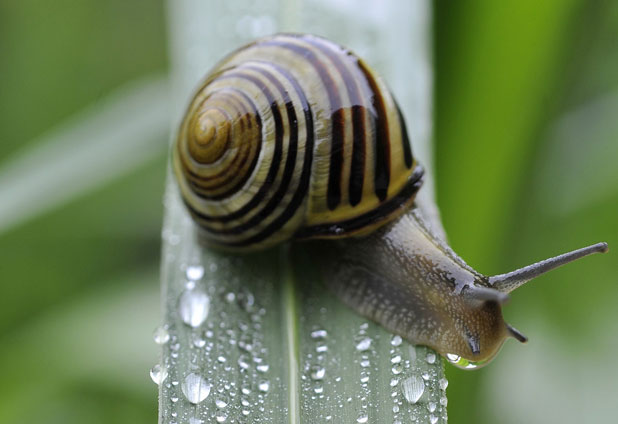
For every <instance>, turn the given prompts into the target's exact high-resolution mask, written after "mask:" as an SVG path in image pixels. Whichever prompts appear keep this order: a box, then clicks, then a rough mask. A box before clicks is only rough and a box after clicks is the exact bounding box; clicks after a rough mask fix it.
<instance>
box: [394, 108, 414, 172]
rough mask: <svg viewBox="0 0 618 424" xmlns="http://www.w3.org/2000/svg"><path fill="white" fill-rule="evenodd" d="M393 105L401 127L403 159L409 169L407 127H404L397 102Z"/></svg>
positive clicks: (409, 154) (410, 159)
mask: <svg viewBox="0 0 618 424" xmlns="http://www.w3.org/2000/svg"><path fill="white" fill-rule="evenodd" d="M395 106H396V107H397V114H398V115H399V126H400V127H401V144H402V147H403V159H404V161H405V163H406V167H407V168H408V169H410V167H411V166H412V161H413V158H412V146H411V145H410V139H409V138H408V129H407V128H406V121H405V119H403V114H402V113H401V109H400V108H399V105H398V104H397V102H395Z"/></svg>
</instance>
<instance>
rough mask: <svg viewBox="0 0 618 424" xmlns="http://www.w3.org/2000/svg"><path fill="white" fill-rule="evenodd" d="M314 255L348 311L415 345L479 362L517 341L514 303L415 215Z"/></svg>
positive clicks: (315, 250)
mask: <svg viewBox="0 0 618 424" xmlns="http://www.w3.org/2000/svg"><path fill="white" fill-rule="evenodd" d="M315 244H317V243H314V245H315ZM312 252H313V255H314V256H319V258H316V260H317V262H318V263H320V264H321V270H322V275H323V278H324V281H325V283H326V284H327V285H328V286H329V288H330V289H331V290H332V291H333V292H335V293H336V294H337V295H338V296H339V297H340V298H341V299H342V300H343V302H344V303H346V304H347V305H349V306H351V307H352V308H354V309H355V310H356V311H357V312H358V313H360V314H361V315H363V316H366V317H367V318H370V319H372V320H374V321H376V322H378V323H379V324H381V325H382V326H384V327H385V328H387V329H389V330H390V331H392V332H394V333H397V334H399V335H401V336H402V337H404V338H405V339H407V340H409V341H411V342H413V343H417V344H423V345H427V346H430V347H431V348H433V349H435V350H437V351H438V352H440V353H441V354H442V355H446V354H455V355H458V356H461V357H463V358H466V359H468V360H469V361H474V362H479V361H486V360H487V359H489V358H491V357H493V356H494V355H495V354H496V353H497V351H498V350H499V348H500V346H501V345H502V343H503V342H504V340H505V339H506V338H507V337H508V336H509V335H510V333H509V330H508V328H509V327H507V325H506V324H505V322H504V320H503V318H502V310H501V303H502V302H504V301H505V300H506V299H507V296H506V295H504V294H503V293H501V292H499V291H497V290H495V289H493V288H490V287H489V286H488V283H487V278H486V277H485V276H483V275H481V274H479V273H477V272H476V271H474V270H473V269H471V268H470V267H469V266H467V265H466V264H465V263H464V262H463V261H462V260H461V259H460V258H459V257H457V256H456V255H455V254H454V253H453V251H452V250H451V249H449V248H448V247H445V246H444V244H443V243H441V242H440V241H438V240H437V239H436V238H434V237H433V236H432V235H431V234H430V233H429V232H428V231H427V229H426V228H425V227H424V226H423V225H422V221H420V217H419V215H418V214H417V212H416V211H415V210H414V209H413V210H411V211H409V212H408V213H407V214H405V215H403V216H402V217H401V218H400V219H398V220H396V221H395V222H393V223H392V224H389V225H386V226H385V227H383V228H381V229H379V230H378V231H375V232H374V233H372V234H371V235H369V236H367V237H363V238H351V239H344V240H341V241H337V242H334V243H330V244H325V243H323V242H321V243H320V244H319V246H314V247H313V248H312ZM479 292H480V293H479ZM481 293H482V294H481Z"/></svg>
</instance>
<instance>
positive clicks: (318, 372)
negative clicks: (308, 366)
mask: <svg viewBox="0 0 618 424" xmlns="http://www.w3.org/2000/svg"><path fill="white" fill-rule="evenodd" d="M324 375H326V368H324V367H320V366H315V367H313V369H312V370H311V378H312V379H314V380H322V379H323V378H324Z"/></svg>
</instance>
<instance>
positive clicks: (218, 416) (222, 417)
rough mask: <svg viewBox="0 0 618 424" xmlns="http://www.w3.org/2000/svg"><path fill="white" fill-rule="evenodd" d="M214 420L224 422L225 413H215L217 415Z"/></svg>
mask: <svg viewBox="0 0 618 424" xmlns="http://www.w3.org/2000/svg"><path fill="white" fill-rule="evenodd" d="M215 420H217V422H218V423H224V422H225V421H226V420H227V415H225V414H223V413H217V415H216V416H215Z"/></svg>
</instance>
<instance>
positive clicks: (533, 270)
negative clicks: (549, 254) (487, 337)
mask: <svg viewBox="0 0 618 424" xmlns="http://www.w3.org/2000/svg"><path fill="white" fill-rule="evenodd" d="M607 251H608V247H607V243H597V244H593V245H591V246H587V247H583V248H581V249H577V250H573V251H571V252H568V253H564V254H562V255H558V256H555V257H553V258H549V259H545V260H543V261H540V262H537V263H535V264H532V265H528V266H525V267H523V268H520V269H517V270H515V271H511V272H507V273H506V274H499V275H494V276H492V277H489V284H490V285H491V286H492V287H494V288H495V289H497V290H500V291H501V292H503V293H510V292H512V291H513V290H515V289H516V288H518V287H520V286H523V285H524V284H526V283H527V282H528V281H530V280H532V279H534V278H536V277H538V276H539V275H543V274H545V273H546V272H548V271H551V270H552V269H555V268H558V267H560V266H562V265H565V264H568V263H569V262H573V261H575V260H577V259H580V258H583V257H584V256H588V255H591V254H593V253H606V252H607Z"/></svg>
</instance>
